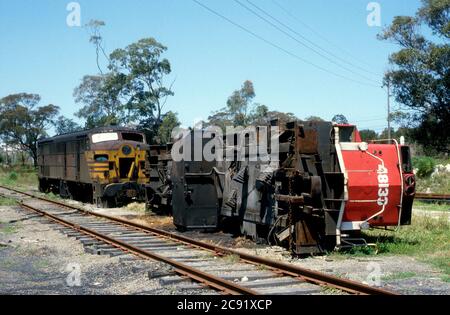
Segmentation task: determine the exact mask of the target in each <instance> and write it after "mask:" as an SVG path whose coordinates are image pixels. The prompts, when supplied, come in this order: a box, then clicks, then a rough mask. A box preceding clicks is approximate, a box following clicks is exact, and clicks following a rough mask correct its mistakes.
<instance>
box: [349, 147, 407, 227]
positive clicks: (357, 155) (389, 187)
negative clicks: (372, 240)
mask: <svg viewBox="0 0 450 315" xmlns="http://www.w3.org/2000/svg"><path fill="white" fill-rule="evenodd" d="M364 146H365V144H361V143H352V144H351V145H345V144H343V146H342V155H343V159H344V164H345V171H346V173H347V180H348V202H347V204H346V207H345V212H344V216H343V222H356V223H359V224H361V223H365V222H368V223H369V224H370V225H371V226H393V225H397V224H398V222H399V219H400V209H401V204H402V200H401V199H402V193H403V187H402V185H403V180H402V173H401V168H400V165H401V163H400V161H399V151H398V150H399V149H398V146H397V145H394V144H369V145H367V146H366V147H364ZM362 147H363V148H362Z"/></svg>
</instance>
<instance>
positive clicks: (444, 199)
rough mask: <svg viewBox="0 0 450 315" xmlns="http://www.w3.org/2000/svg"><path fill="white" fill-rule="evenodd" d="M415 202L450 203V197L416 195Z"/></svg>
mask: <svg viewBox="0 0 450 315" xmlns="http://www.w3.org/2000/svg"><path fill="white" fill-rule="evenodd" d="M415 199H416V200H427V201H438V202H450V195H448V194H427V193H416V196H415Z"/></svg>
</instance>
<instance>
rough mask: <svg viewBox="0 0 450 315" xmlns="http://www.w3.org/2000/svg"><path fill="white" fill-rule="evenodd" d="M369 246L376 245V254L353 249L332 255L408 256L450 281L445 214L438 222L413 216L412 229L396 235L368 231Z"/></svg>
mask: <svg viewBox="0 0 450 315" xmlns="http://www.w3.org/2000/svg"><path fill="white" fill-rule="evenodd" d="M363 237H364V238H365V239H366V240H367V242H368V243H375V244H376V245H377V251H374V250H373V249H371V248H367V247H366V248H364V247H362V248H355V249H352V250H349V251H346V252H343V253H336V254H334V255H344V256H362V255H367V256H370V255H375V254H378V255H408V256H414V257H415V258H417V259H418V260H420V261H423V262H426V263H429V264H431V265H433V266H434V267H436V268H438V269H440V270H441V271H442V272H443V273H444V277H446V279H448V277H450V222H449V221H448V217H447V215H446V214H443V215H442V216H441V217H440V218H432V217H429V216H420V215H414V216H413V222H412V225H411V226H404V227H401V228H400V230H399V231H397V232H394V231H385V230H370V231H368V232H364V233H363Z"/></svg>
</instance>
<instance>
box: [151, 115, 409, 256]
mask: <svg viewBox="0 0 450 315" xmlns="http://www.w3.org/2000/svg"><path fill="white" fill-rule="evenodd" d="M275 127H277V128H275ZM267 130H268V132H267V133H264V134H262V133H260V128H258V129H256V133H255V132H254V134H253V135H252V134H251V131H250V132H249V131H246V130H244V131H241V132H236V133H233V134H227V135H225V136H220V137H219V136H217V135H216V134H215V133H214V132H211V131H208V130H202V131H194V132H191V133H189V134H188V135H185V136H184V137H183V138H182V139H181V140H179V141H177V142H176V143H175V144H174V147H173V148H174V149H175V151H176V150H178V151H179V152H184V153H183V154H184V155H183V158H182V159H180V160H175V159H173V153H174V152H175V151H174V149H172V160H173V161H172V163H171V164H172V167H171V168H170V169H169V168H167V167H166V168H165V171H166V173H165V176H163V177H164V178H165V182H164V184H163V186H166V187H165V188H164V189H163V191H164V192H165V196H163V195H164V194H160V193H158V192H155V191H154V190H153V191H152V192H151V193H149V194H148V195H149V196H151V195H152V194H153V195H154V194H155V193H156V195H158V196H159V197H158V198H160V197H162V198H161V199H164V200H166V201H169V204H171V206H172V211H173V218H174V223H175V225H176V226H177V227H179V228H180V229H206V230H208V229H212V230H215V229H219V228H225V227H230V226H234V227H237V228H239V230H240V233H242V234H244V235H247V236H249V237H251V238H253V239H254V240H255V241H261V240H264V241H266V242H269V243H273V244H278V245H283V246H285V247H287V248H290V249H291V250H292V252H293V253H295V254H299V255H302V254H311V253H322V252H325V251H328V250H333V249H335V248H342V247H346V246H355V245H364V244H366V243H365V240H364V239H362V238H361V237H360V235H359V234H360V232H361V230H363V229H368V228H370V227H389V226H395V227H398V226H400V225H408V224H410V222H411V211H412V203H413V199H414V195H415V178H414V174H413V172H412V167H411V159H410V152H409V147H408V146H404V145H399V144H398V143H397V142H396V141H395V140H393V141H386V142H384V143H365V142H362V141H361V138H360V135H359V132H358V130H357V129H356V127H355V126H352V125H336V124H332V123H330V122H302V121H295V122H290V123H287V124H285V125H279V123H278V122H277V121H274V122H273V123H272V126H269V128H267ZM274 130H277V131H276V132H275V131H274ZM230 139H231V141H230ZM230 142H231V143H230ZM180 143H181V144H180ZM198 143H200V146H199V145H198ZM211 143H215V144H214V145H211ZM273 143H276V144H277V145H276V152H275V151H274V150H273V148H274V146H273V145H272V144H273ZM263 145H264V146H265V147H267V148H269V149H268V150H267V152H268V154H266V155H264V156H262V155H260V150H259V149H260V148H261V147H262V146H263ZM199 147H200V151H202V152H203V151H206V150H210V151H211V149H212V151H216V152H215V154H216V157H217V155H219V158H216V159H214V160H211V159H209V158H205V157H203V156H202V155H201V154H200V156H199V155H198V148H199ZM180 148H181V150H180ZM187 152H189V154H187V155H186V153H187ZM196 152H197V153H196ZM220 157H222V158H220ZM156 160H157V159H156ZM154 165H155V167H156V168H157V169H158V168H159V170H161V164H158V163H156V164H154ZM167 165H168V164H166V166H167ZM160 183H161V184H162V182H160ZM158 198H155V197H154V196H153V200H157V199H158ZM148 204H149V205H150V206H152V204H153V203H152V202H149V203H148Z"/></svg>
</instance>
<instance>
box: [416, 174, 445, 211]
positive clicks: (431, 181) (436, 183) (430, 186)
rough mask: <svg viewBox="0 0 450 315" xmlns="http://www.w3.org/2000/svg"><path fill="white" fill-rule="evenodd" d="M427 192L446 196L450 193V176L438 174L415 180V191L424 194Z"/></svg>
mask: <svg viewBox="0 0 450 315" xmlns="http://www.w3.org/2000/svg"><path fill="white" fill-rule="evenodd" d="M428 190H430V191H431V192H433V193H435V194H448V193H449V191H450V174H449V173H439V174H436V175H433V176H431V177H427V178H417V185H416V191H419V192H426V191H428ZM447 208H448V207H447Z"/></svg>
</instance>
